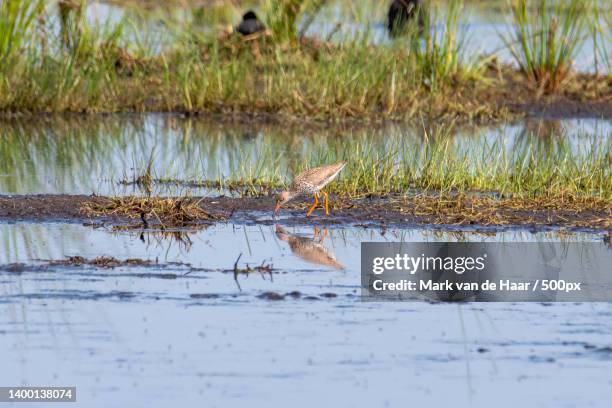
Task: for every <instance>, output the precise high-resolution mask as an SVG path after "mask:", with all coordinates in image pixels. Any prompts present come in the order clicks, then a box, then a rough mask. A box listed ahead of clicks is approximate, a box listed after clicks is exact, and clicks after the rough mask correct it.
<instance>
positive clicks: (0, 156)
mask: <svg viewBox="0 0 612 408" xmlns="http://www.w3.org/2000/svg"><path fill="white" fill-rule="evenodd" d="M441 129H443V128H441ZM439 133H441V134H443V135H446V132H445V131H444V130H438V131H435V130H431V129H427V130H426V131H425V130H424V129H422V128H412V127H406V126H394V125H389V126H384V127H381V128H378V129H373V128H355V129H353V128H346V129H343V128H329V129H326V128H304V127H301V126H295V127H287V126H283V125H261V124H260V125H255V124H251V125H248V124H242V125H240V124H234V125H231V124H226V123H220V122H214V121H210V120H206V119H185V118H183V117H182V116H181V115H172V114H168V115H159V114H149V115H119V116H109V117H104V118H93V119H79V118H73V119H66V120H64V119H61V118H56V119H48V120H40V121H34V122H32V121H30V120H27V121H5V122H2V123H1V124H0V194H42V193H54V194H92V193H95V194H100V195H129V194H142V193H143V191H142V190H141V189H139V188H138V187H137V186H135V185H125V184H121V183H120V182H121V181H127V182H131V181H133V180H135V179H136V178H137V177H138V176H140V175H142V174H143V173H144V172H145V169H146V168H147V166H148V161H149V158H152V159H153V160H152V167H151V170H152V171H151V173H152V176H153V177H154V178H161V179H178V180H182V181H195V182H198V181H201V180H212V181H217V180H220V179H221V180H227V179H233V180H238V179H241V178H242V179H252V178H257V179H260V178H264V179H269V178H277V179H282V180H286V177H287V175H288V174H291V173H292V171H293V169H294V168H295V167H296V166H300V165H303V164H304V163H305V162H306V163H308V162H309V161H311V160H314V161H313V162H311V163H310V164H311V165H315V164H320V163H321V161H322V160H323V161H325V160H328V159H326V157H327V156H326V155H328V154H330V152H335V151H341V149H342V148H343V147H344V146H346V144H348V143H360V144H361V145H363V146H366V145H367V146H370V148H371V150H372V151H374V152H377V153H378V152H380V154H383V153H384V152H389V151H391V150H392V149H393V146H397V145H398V144H401V145H403V146H404V147H410V148H412V149H413V150H415V151H419V150H421V148H422V146H423V145H424V143H425V142H426V140H427V139H428V138H432V137H434V136H435V135H436V134H439ZM451 134H454V136H453V139H452V140H453V147H454V149H455V150H456V151H457V152H461V153H462V154H463V153H465V154H466V157H468V158H469V159H470V161H471V162H473V163H482V162H483V161H484V162H486V161H487V160H490V156H488V155H487V154H485V153H483V152H484V151H485V150H486V149H487V147H488V148H490V147H491V146H499V147H500V148H499V150H500V151H503V149H504V148H505V151H506V152H507V153H508V155H509V156H511V154H512V153H513V152H518V151H522V150H524V149H525V148H526V147H528V148H529V149H535V151H536V152H538V154H540V155H541V156H542V157H543V158H544V157H546V154H547V152H548V151H549V150H550V148H551V147H553V146H556V145H558V144H560V143H564V144H565V145H567V146H568V147H569V148H570V149H571V150H572V152H573V153H575V154H576V155H579V156H583V157H584V156H588V155H589V151H590V149H591V148H593V147H595V148H600V149H601V148H605V149H610V143H611V140H612V139H611V138H610V136H611V135H612V122H611V121H605V120H588V119H572V120H569V119H568V120H561V121H538V120H530V121H527V122H524V123H519V124H512V125H510V124H509V125H506V126H502V127H499V128H490V127H483V128H469V129H467V128H466V129H460V130H458V131H453V132H451ZM439 139H440V140H444V139H443V138H442V137H439ZM153 192H154V193H156V194H162V195H181V194H185V193H192V194H196V195H199V194H215V195H217V194H219V190H218V189H213V190H207V189H202V188H187V187H186V186H184V185H176V184H173V183H169V184H165V185H159V184H157V185H154V186H153Z"/></svg>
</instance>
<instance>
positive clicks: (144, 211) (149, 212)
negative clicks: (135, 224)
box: [81, 197, 223, 228]
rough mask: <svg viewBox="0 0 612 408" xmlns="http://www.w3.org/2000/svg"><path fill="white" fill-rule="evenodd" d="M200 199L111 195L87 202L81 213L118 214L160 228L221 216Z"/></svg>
mask: <svg viewBox="0 0 612 408" xmlns="http://www.w3.org/2000/svg"><path fill="white" fill-rule="evenodd" d="M200 203H201V200H195V199H192V198H190V197H180V198H159V197H149V198H140V197H114V198H109V199H106V200H104V202H100V201H96V202H87V203H85V204H84V206H83V207H82V208H81V212H83V213H84V214H85V215H87V216H90V217H99V216H105V217H108V216H117V217H127V218H140V219H141V220H142V222H143V224H144V226H145V227H148V225H149V220H150V222H151V223H154V224H157V225H160V226H161V227H162V228H175V227H185V226H190V225H194V224H198V223H201V222H204V221H214V220H220V219H223V217H222V216H220V215H214V214H211V213H209V212H207V211H205V210H204V209H203V208H202V207H201V205H200Z"/></svg>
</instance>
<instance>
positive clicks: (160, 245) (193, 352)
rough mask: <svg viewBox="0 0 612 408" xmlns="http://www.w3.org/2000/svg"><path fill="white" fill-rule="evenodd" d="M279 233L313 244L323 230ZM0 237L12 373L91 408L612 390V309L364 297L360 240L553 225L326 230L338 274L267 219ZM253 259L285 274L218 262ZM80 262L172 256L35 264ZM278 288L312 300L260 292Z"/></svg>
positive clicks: (9, 379)
mask: <svg viewBox="0 0 612 408" xmlns="http://www.w3.org/2000/svg"><path fill="white" fill-rule="evenodd" d="M284 234H285V236H284V239H288V238H287V237H288V236H291V237H300V238H303V239H312V238H313V237H314V231H313V230H312V229H310V228H299V229H293V228H291V229H290V228H286V229H285V232H284ZM322 234H324V232H323V231H321V232H319V237H320V236H321V235H322ZM0 236H1V237H2V238H3V245H2V252H0V264H7V263H13V262H22V263H25V264H26V266H25V267H23V268H22V269H16V270H13V271H7V270H3V271H0V281H1V283H2V285H0V287H1V289H0V290H1V291H2V293H1V296H0V310H1V311H2V313H0V316H2V317H1V318H0V349H1V350H3V356H2V360H3V368H4V369H3V370H0V383H1V384H6V385H9V384H15V385H17V384H23V385H26V384H28V385H39V384H47V385H49V384H56V385H77V387H78V390H77V395H78V401H79V405H80V406H87V407H97V406H100V407H103V406H104V407H106V406H109V405H111V406H112V405H113V404H116V402H117V401H121V403H122V405H129V406H143V407H144V406H146V407H151V406H160V407H161V406H168V405H170V404H176V403H179V404H180V405H182V406H183V405H194V404H195V403H196V402H198V401H202V400H205V401H206V403H207V406H244V405H245V404H246V403H249V404H250V405H264V404H265V405H268V406H269V405H280V404H287V403H289V404H291V405H292V406H299V407H301V406H312V405H313V404H318V405H323V406H329V405H334V406H341V407H343V406H356V405H359V406H363V405H364V404H368V405H371V406H383V405H388V406H396V405H399V404H401V403H404V402H405V401H406V400H410V401H412V402H413V403H417V404H418V403H421V402H425V401H427V402H429V403H434V405H441V404H442V403H444V402H447V401H448V396H449V395H452V396H453V401H454V404H456V405H458V406H463V405H470V404H472V405H473V406H485V404H487V402H490V401H491V400H492V399H493V398H495V400H496V401H498V403H497V404H496V405H497V406H502V407H506V406H507V407H510V406H516V405H517V404H519V403H520V405H521V406H548V405H553V406H575V407H582V406H605V405H602V402H604V401H609V400H610V398H611V397H612V379H611V378H610V376H609V373H610V368H611V365H612V353H611V352H610V349H609V348H606V347H609V346H610V345H611V344H610V341H609V339H610V334H612V333H611V332H612V309H611V307H610V304H609V303H605V304H604V303H591V304H570V303H559V304H539V303H529V304H527V303H524V304H521V303H517V304H512V303H507V304H462V305H456V304H430V303H362V302H360V301H359V298H358V292H359V243H360V242H361V241H385V240H406V241H424V240H451V241H452V240H456V239H469V240H476V241H480V240H485V241H502V240H503V241H532V240H537V241H556V240H559V237H557V236H554V235H549V234H543V233H538V234H530V233H525V232H505V233H498V234H495V235H488V236H482V235H475V234H467V235H462V236H459V235H457V234H447V233H441V232H439V233H436V234H433V233H431V232H426V231H424V230H387V231H386V232H385V233H384V235H383V234H382V232H381V231H374V230H365V229H360V228H343V229H329V230H328V231H327V235H326V237H325V239H324V240H323V243H322V244H323V245H324V246H325V247H326V248H327V250H326V251H325V256H326V257H327V258H325V259H328V257H329V256H330V255H333V256H334V258H335V259H336V261H337V263H340V264H342V266H343V267H344V268H343V269H337V268H336V267H335V266H326V265H321V263H313V262H312V259H310V261H306V260H304V259H303V258H300V257H298V256H297V255H296V254H295V253H293V252H292V250H291V248H290V246H289V242H288V241H285V240H282V239H281V236H282V235H280V234H277V233H276V230H275V229H274V228H273V227H270V226H266V227H261V228H260V227H257V226H242V225H232V224H227V225H225V224H218V225H215V226H212V227H210V228H209V229H207V230H204V231H199V232H192V233H191V234H188V235H187V236H185V235H184V236H183V237H182V241H179V240H177V239H176V238H166V239H163V238H160V237H159V236H153V235H145V236H144V242H143V241H142V240H141V239H140V236H139V233H138V232H135V233H128V232H120V233H118V232H111V231H109V230H106V229H96V230H92V229H91V228H90V227H84V226H80V225H71V224H27V223H25V224H24V223H21V224H2V225H0ZM566 239H569V240H578V241H592V240H601V236H599V235H594V234H579V235H572V236H570V237H569V238H566ZM240 253H242V257H241V258H240V263H239V266H240V267H245V265H246V263H248V264H249V265H251V266H255V265H259V264H261V263H262V262H265V263H267V264H272V265H273V266H274V269H275V272H274V273H273V274H271V275H270V274H268V273H263V274H260V273H257V272H254V273H251V274H250V275H248V276H246V275H240V276H238V278H237V281H236V280H235V279H234V275H233V273H231V272H223V271H222V270H226V269H227V270H231V269H233V265H234V262H235V260H236V258H237V257H238V255H239V254H240ZM71 255H81V256H84V257H87V258H92V257H95V256H100V255H113V256H115V257H117V258H119V259H126V258H130V257H140V258H143V259H149V260H157V261H158V262H159V264H158V265H154V266H151V267H130V268H127V267H118V268H115V269H97V268H92V267H60V266H53V267H47V268H46V269H40V266H41V265H43V262H42V261H41V260H44V259H46V260H48V259H56V260H57V259H64V257H65V256H71ZM176 261H178V262H183V263H190V264H191V266H186V265H176V264H172V262H176ZM328 265H329V264H328ZM37 266H38V268H37ZM336 266H337V265H336ZM192 267H194V268H199V269H195V270H194V269H192ZM267 291H274V292H276V293H279V294H285V293H288V292H293V291H299V292H300V293H301V296H300V297H295V298H294V297H291V296H287V297H286V298H285V300H282V301H272V300H266V299H261V298H259V297H258V296H260V295H261V294H262V293H265V292H267ZM309 297H312V299H309ZM576 373H580V374H579V375H576ZM577 390H580V392H577ZM502 394H503V395H504V398H502V399H499V395H502ZM145 400H146V401H148V402H146V403H145V402H143V401H145ZM486 406H488V405H486Z"/></svg>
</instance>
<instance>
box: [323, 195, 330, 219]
mask: <svg viewBox="0 0 612 408" xmlns="http://www.w3.org/2000/svg"><path fill="white" fill-rule="evenodd" d="M323 195H325V215H329V196H328V195H327V191H326V192H324V193H323Z"/></svg>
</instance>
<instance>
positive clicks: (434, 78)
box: [405, 0, 487, 91]
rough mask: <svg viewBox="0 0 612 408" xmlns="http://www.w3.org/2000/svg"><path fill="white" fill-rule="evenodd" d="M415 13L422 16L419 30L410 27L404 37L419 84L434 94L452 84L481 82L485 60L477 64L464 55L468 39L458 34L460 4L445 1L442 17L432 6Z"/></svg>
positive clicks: (453, 0)
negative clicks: (444, 10) (421, 25)
mask: <svg viewBox="0 0 612 408" xmlns="http://www.w3.org/2000/svg"><path fill="white" fill-rule="evenodd" d="M419 12H420V13H423V15H424V16H425V17H424V18H423V22H424V26H423V29H422V30H421V29H419V27H418V26H417V25H416V24H412V25H411V26H409V28H408V30H407V33H406V35H405V37H408V38H409V42H410V50H411V53H412V56H413V58H414V62H415V67H416V71H417V72H418V73H419V74H420V77H421V78H422V81H421V82H422V84H423V85H424V86H425V87H426V88H427V89H429V90H431V91H438V90H440V89H441V88H442V87H444V86H446V85H449V84H452V83H462V82H466V81H470V80H483V75H482V73H483V71H484V66H485V64H486V63H487V60H486V59H480V60H477V59H476V58H475V57H474V56H473V55H469V54H468V52H467V49H466V48H467V47H466V45H467V42H468V41H469V38H468V36H467V34H466V33H465V31H462V30H461V25H462V19H463V15H464V3H463V1H462V0H449V1H448V4H447V7H446V12H445V13H442V11H441V10H440V8H439V7H438V6H436V5H433V4H432V5H430V6H429V8H428V9H423V10H421V11H419ZM421 31H422V32H421Z"/></svg>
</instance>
